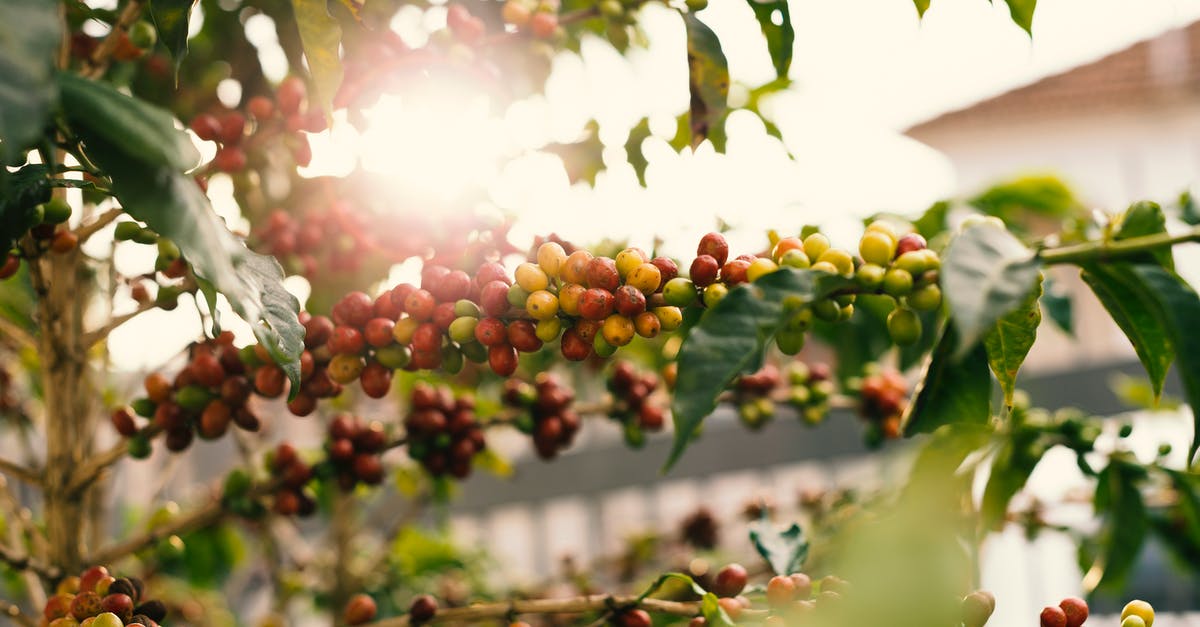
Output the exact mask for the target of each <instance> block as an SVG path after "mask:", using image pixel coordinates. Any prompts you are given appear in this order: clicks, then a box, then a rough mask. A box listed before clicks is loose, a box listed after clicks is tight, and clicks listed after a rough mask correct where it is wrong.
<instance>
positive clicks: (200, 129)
mask: <svg viewBox="0 0 1200 627" xmlns="http://www.w3.org/2000/svg"><path fill="white" fill-rule="evenodd" d="M191 126H192V132H193V133H195V134H196V137H199V138H200V139H202V140H204V141H206V142H212V141H217V136H218V135H220V134H221V122H220V120H218V119H217V117H216V116H215V115H210V114H208V113H201V114H200V115H198V116H196V117H194V118H192V125H191Z"/></svg>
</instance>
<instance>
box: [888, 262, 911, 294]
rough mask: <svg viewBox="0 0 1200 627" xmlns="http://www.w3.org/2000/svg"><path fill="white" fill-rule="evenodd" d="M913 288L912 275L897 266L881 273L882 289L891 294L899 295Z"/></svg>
mask: <svg viewBox="0 0 1200 627" xmlns="http://www.w3.org/2000/svg"><path fill="white" fill-rule="evenodd" d="M912 288H913V278H912V275H911V274H909V273H908V272H905V271H904V270H901V269H899V268H892V269H891V270H888V271H887V274H885V275H883V291H884V292H885V293H887V294H889V295H891V296H894V297H897V298H898V297H900V296H904V295H905V294H908V293H909V292H911V291H912Z"/></svg>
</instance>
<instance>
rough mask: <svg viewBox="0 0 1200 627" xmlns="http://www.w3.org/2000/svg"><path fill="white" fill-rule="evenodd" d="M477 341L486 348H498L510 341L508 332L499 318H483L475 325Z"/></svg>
mask: <svg viewBox="0 0 1200 627" xmlns="http://www.w3.org/2000/svg"><path fill="white" fill-rule="evenodd" d="M475 339H476V340H477V341H478V342H479V343H480V344H483V345H484V346H497V345H500V344H503V343H505V342H507V341H508V330H507V329H506V328H505V327H504V321H503V320H501V319H499V318H490V317H489V318H483V319H482V320H480V321H479V323H478V324H476V325H475Z"/></svg>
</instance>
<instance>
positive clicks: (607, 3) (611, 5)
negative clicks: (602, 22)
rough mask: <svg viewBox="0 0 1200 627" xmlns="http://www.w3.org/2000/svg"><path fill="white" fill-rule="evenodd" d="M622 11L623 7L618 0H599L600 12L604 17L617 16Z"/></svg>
mask: <svg viewBox="0 0 1200 627" xmlns="http://www.w3.org/2000/svg"><path fill="white" fill-rule="evenodd" d="M624 12H625V8H624V7H622V6H621V3H620V2H619V1H618V0H602V1H601V2H600V14H601V15H603V16H604V17H619V16H620V15H621V14H622V13H624Z"/></svg>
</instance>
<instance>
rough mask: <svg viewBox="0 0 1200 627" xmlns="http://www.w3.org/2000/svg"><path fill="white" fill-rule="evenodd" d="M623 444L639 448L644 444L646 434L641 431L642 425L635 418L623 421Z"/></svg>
mask: <svg viewBox="0 0 1200 627" xmlns="http://www.w3.org/2000/svg"><path fill="white" fill-rule="evenodd" d="M624 435H625V444H627V445H629V446H631V447H633V448H641V447H642V446H643V445H645V444H646V434H645V433H644V432H643V431H642V425H640V424H638V421H636V420H627V421H625V433H624Z"/></svg>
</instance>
